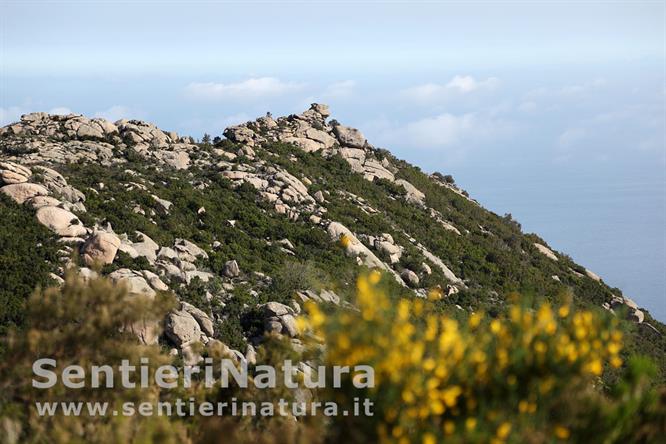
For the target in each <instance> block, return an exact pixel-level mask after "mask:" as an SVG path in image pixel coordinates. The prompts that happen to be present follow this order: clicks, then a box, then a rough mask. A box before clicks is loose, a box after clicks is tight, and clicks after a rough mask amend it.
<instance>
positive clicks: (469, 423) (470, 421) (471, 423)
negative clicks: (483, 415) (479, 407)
mask: <svg viewBox="0 0 666 444" xmlns="http://www.w3.org/2000/svg"><path fill="white" fill-rule="evenodd" d="M465 428H466V429H467V430H470V431H471V430H474V429H475V428H476V418H467V420H466V421H465Z"/></svg>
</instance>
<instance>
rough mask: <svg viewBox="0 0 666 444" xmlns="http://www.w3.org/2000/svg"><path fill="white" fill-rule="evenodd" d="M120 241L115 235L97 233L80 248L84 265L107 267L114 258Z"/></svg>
mask: <svg viewBox="0 0 666 444" xmlns="http://www.w3.org/2000/svg"><path fill="white" fill-rule="evenodd" d="M119 247H120V239H119V238H118V236H116V235H115V234H111V233H105V232H97V233H94V234H93V235H92V236H90V237H89V238H88V240H87V241H86V242H85V244H83V247H82V248H81V257H82V258H83V262H85V264H86V265H88V266H92V265H94V264H96V263H98V264H103V265H107V264H110V263H112V262H113V259H115V257H116V253H117V252H118V248H119Z"/></svg>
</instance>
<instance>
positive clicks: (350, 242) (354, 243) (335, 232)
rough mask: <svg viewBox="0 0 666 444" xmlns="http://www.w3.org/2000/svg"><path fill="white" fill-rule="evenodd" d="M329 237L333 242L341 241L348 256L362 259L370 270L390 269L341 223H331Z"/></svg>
mask: <svg viewBox="0 0 666 444" xmlns="http://www.w3.org/2000/svg"><path fill="white" fill-rule="evenodd" d="M327 231H328V235H329V236H330V237H331V240H334V241H339V242H341V243H342V245H343V247H344V248H345V252H346V254H347V256H351V257H360V258H361V260H362V261H363V263H364V264H365V265H366V266H368V267H370V268H375V267H376V268H382V269H388V267H387V266H386V264H384V263H383V262H382V261H381V260H380V259H379V258H378V257H377V256H375V255H374V254H373V253H372V252H371V251H370V249H368V247H366V246H365V245H363V243H361V241H360V240H358V238H357V237H356V236H355V235H354V233H352V232H351V231H350V230H349V229H348V228H347V227H345V226H344V225H342V224H341V223H339V222H331V223H330V224H329V225H328V230H327Z"/></svg>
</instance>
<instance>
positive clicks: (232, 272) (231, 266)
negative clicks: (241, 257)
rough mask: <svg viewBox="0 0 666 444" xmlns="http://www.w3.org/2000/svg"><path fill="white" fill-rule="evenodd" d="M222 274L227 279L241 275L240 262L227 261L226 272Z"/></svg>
mask: <svg viewBox="0 0 666 444" xmlns="http://www.w3.org/2000/svg"><path fill="white" fill-rule="evenodd" d="M222 272H223V273H224V275H225V276H226V277H229V278H234V277H236V276H238V275H240V267H239V266H238V262H236V261H235V260H231V261H227V262H226V263H225V264H224V270H223V271H222Z"/></svg>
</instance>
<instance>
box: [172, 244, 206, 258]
mask: <svg viewBox="0 0 666 444" xmlns="http://www.w3.org/2000/svg"><path fill="white" fill-rule="evenodd" d="M174 249H175V250H176V252H177V254H178V257H179V258H180V259H181V260H187V261H189V262H194V261H195V260H196V259H197V258H203V259H208V254H207V253H206V252H205V251H204V250H203V249H202V248H200V247H199V246H198V245H196V244H195V243H193V242H190V241H188V240H186V239H176V243H175V245H174Z"/></svg>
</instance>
